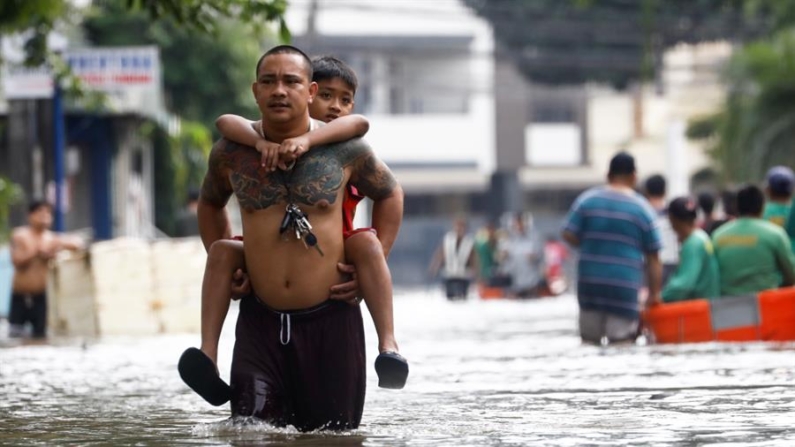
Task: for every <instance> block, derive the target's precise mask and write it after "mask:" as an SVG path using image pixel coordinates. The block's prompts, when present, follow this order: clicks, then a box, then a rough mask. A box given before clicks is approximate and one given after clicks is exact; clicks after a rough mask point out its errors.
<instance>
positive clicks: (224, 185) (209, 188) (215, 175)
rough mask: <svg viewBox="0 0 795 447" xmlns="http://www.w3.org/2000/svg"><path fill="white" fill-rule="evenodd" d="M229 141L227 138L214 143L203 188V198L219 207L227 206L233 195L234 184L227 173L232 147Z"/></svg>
mask: <svg viewBox="0 0 795 447" xmlns="http://www.w3.org/2000/svg"><path fill="white" fill-rule="evenodd" d="M227 143H228V142H227V141H226V140H224V139H221V140H218V141H217V142H216V143H215V144H214V145H213V149H212V151H210V158H209V160H208V162H207V164H208V166H207V174H205V176H204V181H203V182H202V189H201V199H202V200H203V201H204V202H206V203H209V204H211V205H213V206H216V207H218V208H223V207H224V206H226V202H227V201H228V200H229V197H230V196H231V195H232V185H231V184H230V182H229V177H228V173H227V170H228V168H229V159H228V155H229V149H230V148H229V146H230V145H229V144H227Z"/></svg>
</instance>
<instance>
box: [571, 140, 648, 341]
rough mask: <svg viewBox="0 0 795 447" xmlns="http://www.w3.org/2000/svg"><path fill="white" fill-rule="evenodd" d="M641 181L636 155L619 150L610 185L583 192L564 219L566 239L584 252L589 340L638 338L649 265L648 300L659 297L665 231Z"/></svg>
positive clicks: (584, 320) (582, 296) (581, 283)
mask: <svg viewBox="0 0 795 447" xmlns="http://www.w3.org/2000/svg"><path fill="white" fill-rule="evenodd" d="M636 184H637V174H636V171H635V159H634V158H633V157H632V156H631V155H629V154H627V153H626V152H620V153H618V154H617V155H615V156H614V157H613V158H612V159H611V160H610V168H609V171H608V174H607V185H606V186H600V187H595V188H592V189H589V190H588V191H586V192H584V193H582V194H581V195H580V196H579V197H578V198H577V200H576V201H575V202H574V204H573V205H572V208H571V210H570V211H569V214H568V216H567V217H566V220H565V222H564V226H563V238H564V239H565V240H566V241H567V242H568V243H569V244H571V245H572V246H574V247H578V248H579V250H580V259H579V269H578V278H577V285H578V286H577V301H578V303H579V305H580V316H579V326H580V337H581V338H582V340H583V341H584V342H588V343H601V342H602V341H603V338H605V337H606V338H607V340H608V341H609V342H620V341H631V340H634V339H635V338H636V336H637V333H638V324H639V320H640V311H641V305H640V299H639V295H640V290H641V287H642V286H643V273H644V269H645V271H646V274H647V275H648V287H649V297H648V299H647V300H646V303H647V305H650V304H656V303H659V301H660V289H661V281H662V266H661V264H660V257H659V251H660V248H661V245H662V244H661V242H660V234H659V231H658V230H657V227H656V225H655V213H654V210H653V209H652V208H651V206H650V205H649V203H648V202H647V201H646V200H645V199H644V198H643V196H641V195H640V194H638V193H637V192H635V190H634V188H635V185H636Z"/></svg>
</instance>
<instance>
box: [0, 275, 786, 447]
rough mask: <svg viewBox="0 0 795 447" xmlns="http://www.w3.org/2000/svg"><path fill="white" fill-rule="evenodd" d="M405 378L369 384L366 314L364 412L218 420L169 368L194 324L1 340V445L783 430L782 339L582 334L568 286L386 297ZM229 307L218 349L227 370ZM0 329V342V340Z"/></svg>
mask: <svg viewBox="0 0 795 447" xmlns="http://www.w3.org/2000/svg"><path fill="white" fill-rule="evenodd" d="M395 307H396V323H397V331H398V332H397V335H398V341H399V343H400V344H401V350H402V351H403V353H404V355H406V357H408V359H409V361H410V362H411V374H410V377H409V383H408V385H407V386H406V388H405V389H404V390H401V391H393V390H383V389H380V388H378V387H377V386H376V383H377V381H376V380H377V379H376V377H375V372H374V370H373V369H372V360H373V359H374V358H375V357H374V355H375V351H376V340H375V336H374V331H373V329H372V324H371V323H370V322H369V314H367V313H366V312H365V322H366V325H367V331H368V333H367V335H368V359H369V360H368V363H369V364H370V366H369V370H368V392H367V403H366V406H365V413H364V418H363V420H362V426H361V427H360V428H359V429H358V430H356V431H353V432H348V433H341V434H340V433H308V434H301V433H298V432H296V431H295V430H292V429H289V428H288V429H277V428H273V427H270V426H268V425H267V424H262V423H252V424H248V425H240V424H231V423H229V421H228V420H227V419H228V407H220V408H216V407H212V406H210V405H209V404H206V403H205V402H204V401H203V400H202V399H201V398H199V397H198V396H196V395H194V394H193V393H192V392H191V391H190V390H189V389H188V388H187V386H185V385H184V384H183V383H182V382H181V380H180V378H179V376H178V374H177V370H176V361H177V359H178V358H179V355H180V353H181V352H182V350H183V349H185V348H186V347H187V346H190V345H197V344H198V335H165V336H158V337H148V338H112V339H108V338H105V339H101V340H94V341H85V340H57V339H56V340H50V341H49V342H48V344H46V345H40V346H16V347H13V346H6V347H3V348H0V445H13V446H23V445H42V446H45V445H46V446H50V445H82V446H94V445H141V446H147V445H153V446H161V445H162V446H177V445H196V446H199V445H202V446H203V445H207V446H227V445H232V446H256V445H291V446H292V445H296V446H298V445H302V446H303V445H305V446H359V445H361V446H381V445H388V446H436V445H440V446H441V445H444V446H519V445H557V446H579V445H593V446H603V445H655V446H664V445H716V446H717V445H765V446H767V445H775V446H778V445H780V446H791V445H795V344H791V343H789V344H766V343H764V344H763V343H753V344H717V343H715V344H712V343H710V344H699V345H679V346H616V347H606V348H602V347H593V346H583V345H581V344H580V341H579V339H578V337H577V332H576V323H575V321H576V314H577V306H576V302H575V299H574V298H573V297H571V296H564V297H560V298H554V299H545V300H538V301H502V300H498V301H480V300H477V299H471V300H469V301H467V302H456V303H451V302H447V301H446V300H445V299H444V298H443V297H442V296H441V294H440V293H438V292H437V291H435V290H434V291H425V292H412V293H404V294H400V295H399V296H397V297H396V301H395ZM235 312H236V311H235V310H234V309H233V311H232V312H231V314H230V319H228V320H227V324H226V327H225V330H224V335H223V337H222V338H223V340H222V346H221V348H222V353H221V357H220V359H219V362H220V364H221V369H222V376H223V377H224V378H227V379H228V376H229V372H228V371H229V363H230V360H231V347H232V343H233V337H232V336H233V332H232V329H233V327H232V326H233V322H234V319H233V318H234V314H235ZM5 343H6V344H8V341H7V340H6V342H5Z"/></svg>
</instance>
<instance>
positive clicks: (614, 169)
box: [607, 152, 635, 177]
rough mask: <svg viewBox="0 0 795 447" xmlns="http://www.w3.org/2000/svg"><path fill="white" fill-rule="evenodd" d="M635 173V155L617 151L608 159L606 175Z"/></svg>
mask: <svg viewBox="0 0 795 447" xmlns="http://www.w3.org/2000/svg"><path fill="white" fill-rule="evenodd" d="M634 173H635V157H633V156H632V155H629V154H628V153H626V152H619V153H617V154H616V155H614V156H613V158H612V159H610V168H609V170H608V171H607V175H608V176H610V177H613V176H616V175H631V174H634Z"/></svg>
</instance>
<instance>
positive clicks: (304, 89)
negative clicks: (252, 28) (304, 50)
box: [251, 54, 317, 123]
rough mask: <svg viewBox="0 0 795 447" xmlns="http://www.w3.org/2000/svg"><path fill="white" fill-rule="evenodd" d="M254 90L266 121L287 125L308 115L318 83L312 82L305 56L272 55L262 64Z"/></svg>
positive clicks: (253, 86)
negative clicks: (308, 74)
mask: <svg viewBox="0 0 795 447" xmlns="http://www.w3.org/2000/svg"><path fill="white" fill-rule="evenodd" d="M251 90H252V91H253V92H254V99H256V100H257V106H258V107H259V110H260V112H261V113H262V119H263V120H264V121H266V122H272V123H285V122H290V121H292V120H295V119H300V118H302V117H303V116H305V115H306V110H307V107H308V105H309V104H310V103H311V102H312V97H313V96H314V94H315V92H316V91H317V84H315V83H314V82H309V78H308V77H307V70H306V61H305V60H304V58H303V57H301V56H299V55H297V54H272V55H270V56H268V57H266V58H265V59H264V60H263V61H262V63H261V64H260V67H259V70H258V71H257V80H256V81H255V82H254V84H253V85H252V86H251Z"/></svg>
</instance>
